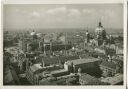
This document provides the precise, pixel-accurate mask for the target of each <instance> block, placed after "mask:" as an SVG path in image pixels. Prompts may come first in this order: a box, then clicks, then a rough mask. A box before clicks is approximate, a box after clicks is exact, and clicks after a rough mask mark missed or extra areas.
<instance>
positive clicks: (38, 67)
mask: <svg viewBox="0 0 128 89" xmlns="http://www.w3.org/2000/svg"><path fill="white" fill-rule="evenodd" d="M60 69H61V68H60V67H59V66H57V65H56V66H47V67H43V66H42V64H40V63H38V64H33V65H30V67H28V68H27V70H26V77H27V79H28V81H29V82H30V83H31V84H33V85H39V84H40V83H39V81H40V80H42V79H43V78H47V77H50V76H52V75H53V76H60V75H61V74H63V72H66V71H58V70H60ZM64 74H65V73H64Z"/></svg>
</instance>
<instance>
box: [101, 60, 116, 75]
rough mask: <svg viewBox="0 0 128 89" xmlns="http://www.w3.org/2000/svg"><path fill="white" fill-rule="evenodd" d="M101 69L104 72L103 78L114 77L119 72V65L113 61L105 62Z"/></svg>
mask: <svg viewBox="0 0 128 89" xmlns="http://www.w3.org/2000/svg"><path fill="white" fill-rule="evenodd" d="M100 69H101V70H102V72H103V73H102V76H104V77H111V76H114V75H115V74H116V73H117V72H118V67H117V65H116V64H115V63H114V62H112V61H103V62H102V63H101V64H100Z"/></svg>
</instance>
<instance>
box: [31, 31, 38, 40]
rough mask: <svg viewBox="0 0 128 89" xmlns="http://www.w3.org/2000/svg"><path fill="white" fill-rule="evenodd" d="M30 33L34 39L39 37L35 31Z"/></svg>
mask: <svg viewBox="0 0 128 89" xmlns="http://www.w3.org/2000/svg"><path fill="white" fill-rule="evenodd" d="M30 35H31V36H32V38H33V40H34V39H37V34H36V32H35V31H33V32H31V33H30Z"/></svg>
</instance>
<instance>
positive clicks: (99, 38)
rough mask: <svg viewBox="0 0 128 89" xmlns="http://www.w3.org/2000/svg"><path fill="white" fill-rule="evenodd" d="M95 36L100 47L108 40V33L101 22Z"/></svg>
mask: <svg viewBox="0 0 128 89" xmlns="http://www.w3.org/2000/svg"><path fill="white" fill-rule="evenodd" d="M95 35H96V37H97V45H98V46H100V45H102V44H103V42H104V40H106V31H105V29H104V27H103V26H102V23H101V22H99V25H98V26H97V28H96V29H95Z"/></svg>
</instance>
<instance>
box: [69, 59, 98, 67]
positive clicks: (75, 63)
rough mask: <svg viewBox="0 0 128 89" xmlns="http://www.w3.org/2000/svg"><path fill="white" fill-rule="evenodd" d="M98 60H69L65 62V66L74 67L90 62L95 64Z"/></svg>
mask: <svg viewBox="0 0 128 89" xmlns="http://www.w3.org/2000/svg"><path fill="white" fill-rule="evenodd" d="M99 60H100V59H98V58H84V59H77V60H71V61H67V64H69V65H70V64H71V63H73V64H74V65H79V64H84V63H90V62H96V61H99Z"/></svg>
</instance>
